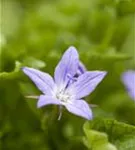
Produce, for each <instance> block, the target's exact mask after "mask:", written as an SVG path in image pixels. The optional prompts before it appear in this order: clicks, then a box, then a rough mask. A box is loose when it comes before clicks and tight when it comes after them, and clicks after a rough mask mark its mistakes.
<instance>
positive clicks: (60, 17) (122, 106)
mask: <svg viewBox="0 0 135 150" xmlns="http://www.w3.org/2000/svg"><path fill="white" fill-rule="evenodd" d="M0 2H1V5H0V15H1V17H0V149H2V150H27V149H28V150H63V149H64V150H85V149H87V148H86V147H85V145H84V144H83V142H82V137H83V136H84V133H83V129H82V126H83V124H84V122H85V120H84V119H82V118H80V117H77V116H74V115H72V114H70V113H68V112H67V111H66V110H64V112H63V116H62V118H61V120H60V121H58V120H57V118H58V109H57V106H46V107H45V108H42V109H37V108H36V100H33V99H28V98H25V96H27V95H37V94H40V92H39V91H38V89H37V88H36V87H35V85H34V84H33V83H32V82H31V81H30V80H29V79H28V78H27V77H26V76H25V75H24V74H23V73H22V72H21V71H20V67H21V66H29V67H33V68H37V69H40V70H42V71H45V72H48V73H50V74H51V75H53V71H54V69H55V66H56V65H57V63H58V61H59V59H60V57H61V56H62V54H63V52H64V51H65V50H66V49H67V48H68V47H69V46H71V45H73V46H75V47H76V48H77V49H78V52H79V54H80V59H81V60H82V62H83V63H84V64H85V65H86V67H87V69H88V70H107V71H108V75H107V77H106V78H105V79H104V80H103V82H102V83H101V84H100V85H99V86H98V87H97V89H96V90H95V91H94V92H93V93H92V94H91V95H90V96H89V97H88V98H86V100H87V101H88V103H90V104H96V105H98V106H97V107H94V108H92V110H93V113H94V117H97V116H98V117H104V118H114V119H116V120H119V121H121V122H125V123H128V124H131V125H135V103H134V101H133V100H132V99H131V98H130V97H129V95H128V94H127V92H126V89H125V87H124V85H123V83H122V81H121V75H122V73H123V72H124V71H126V70H127V69H135V1H134V0H83V1H82V0H68V1H67V0H38V1H37V0H1V1H0Z"/></svg>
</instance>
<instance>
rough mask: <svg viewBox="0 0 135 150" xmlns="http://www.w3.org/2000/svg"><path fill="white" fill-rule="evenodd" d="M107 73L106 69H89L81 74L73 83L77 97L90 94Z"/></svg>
mask: <svg viewBox="0 0 135 150" xmlns="http://www.w3.org/2000/svg"><path fill="white" fill-rule="evenodd" d="M105 75H106V72H104V71H87V72H85V73H84V74H82V75H81V76H79V77H78V79H77V81H76V82H74V84H73V85H72V86H73V88H74V89H75V92H76V99H80V98H82V97H85V96H87V95H89V94H90V93H91V92H92V91H93V90H94V89H95V88H96V86H97V85H98V84H99V83H100V82H101V81H102V80H103V78H104V76H105ZM69 88H70V87H69Z"/></svg>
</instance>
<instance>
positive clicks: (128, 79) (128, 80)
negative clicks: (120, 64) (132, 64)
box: [122, 70, 135, 100]
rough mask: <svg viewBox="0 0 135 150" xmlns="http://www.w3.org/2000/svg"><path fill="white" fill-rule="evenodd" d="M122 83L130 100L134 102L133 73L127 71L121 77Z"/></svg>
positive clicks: (134, 83)
mask: <svg viewBox="0 0 135 150" xmlns="http://www.w3.org/2000/svg"><path fill="white" fill-rule="evenodd" d="M122 80H123V83H124V84H125V86H126V88H127V91H128V93H129V95H130V96H131V98H133V99H134V100H135V71H133V70H129V71H127V72H125V73H123V75H122Z"/></svg>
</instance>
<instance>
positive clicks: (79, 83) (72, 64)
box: [22, 47, 106, 120]
mask: <svg viewBox="0 0 135 150" xmlns="http://www.w3.org/2000/svg"><path fill="white" fill-rule="evenodd" d="M22 70H23V72H24V73H25V74H26V75H27V76H28V77H29V78H30V79H31V80H32V81H33V82H34V83H35V85H36V86H37V87H38V89H39V90H40V91H41V92H42V93H43V94H42V95H40V96H39V99H38V102H37V107H38V108H40V107H43V106H45V105H49V104H55V105H59V106H60V108H61V107H62V106H65V108H66V109H67V110H68V111H69V112H71V113H73V114H75V115H78V116H81V117H84V118H86V119H88V120H89V119H92V111H91V109H90V107H89V105H88V104H87V103H86V102H85V101H84V100H83V99H82V98H84V97H85V96H87V95H89V94H90V93H91V92H92V91H93V90H94V89H95V88H96V86H97V85H98V84H99V83H100V82H101V81H102V79H103V78H104V76H105V75H106V72H104V71H86V69H85V67H84V66H83V64H82V63H81V62H80V61H79V56H78V52H77V50H76V49H75V48H74V47H69V48H68V49H67V51H66V52H65V53H64V55H63V57H62V59H61V60H60V62H59V63H58V65H57V66H56V68H55V72H54V79H53V78H52V77H51V76H50V75H49V74H47V73H44V72H41V71H39V70H36V69H33V68H28V67H23V68H22Z"/></svg>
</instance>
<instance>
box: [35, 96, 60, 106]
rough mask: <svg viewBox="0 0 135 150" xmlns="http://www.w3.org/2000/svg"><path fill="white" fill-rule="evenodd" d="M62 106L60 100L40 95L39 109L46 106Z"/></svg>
mask: <svg viewBox="0 0 135 150" xmlns="http://www.w3.org/2000/svg"><path fill="white" fill-rule="evenodd" d="M50 104H54V105H61V103H60V101H59V100H58V99H55V98H53V97H52V96H47V95H40V96H39V100H38V102H37V107H38V108H40V107H43V106H45V105H50Z"/></svg>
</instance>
